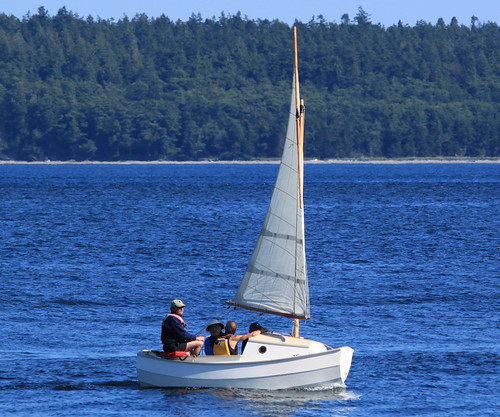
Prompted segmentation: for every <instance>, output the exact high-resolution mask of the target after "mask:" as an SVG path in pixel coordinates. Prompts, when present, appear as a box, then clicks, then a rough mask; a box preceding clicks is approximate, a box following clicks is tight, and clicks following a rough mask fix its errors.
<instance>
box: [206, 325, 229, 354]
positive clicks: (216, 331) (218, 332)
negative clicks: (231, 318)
mask: <svg viewBox="0 0 500 417" xmlns="http://www.w3.org/2000/svg"><path fill="white" fill-rule="evenodd" d="M223 329H224V325H223V324H222V323H221V322H220V321H219V320H213V321H212V323H210V324H209V325H208V326H207V332H210V336H209V337H207V338H206V339H205V343H203V350H204V351H205V355H213V354H214V343H215V341H216V340H217V339H218V338H219V337H222V336H223V334H222V330H223Z"/></svg>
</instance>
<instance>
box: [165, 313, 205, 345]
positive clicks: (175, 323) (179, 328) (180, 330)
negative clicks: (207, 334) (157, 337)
mask: <svg viewBox="0 0 500 417" xmlns="http://www.w3.org/2000/svg"><path fill="white" fill-rule="evenodd" d="M169 319H170V320H171V324H172V328H173V329H174V331H175V332H176V333H177V334H178V335H179V337H180V338H182V339H184V340H185V341H186V342H190V341H192V340H197V339H198V338H197V337H196V336H195V335H194V334H191V333H188V332H187V331H186V329H185V328H184V326H183V325H182V323H181V322H180V321H179V319H177V318H175V317H172V316H170V317H169Z"/></svg>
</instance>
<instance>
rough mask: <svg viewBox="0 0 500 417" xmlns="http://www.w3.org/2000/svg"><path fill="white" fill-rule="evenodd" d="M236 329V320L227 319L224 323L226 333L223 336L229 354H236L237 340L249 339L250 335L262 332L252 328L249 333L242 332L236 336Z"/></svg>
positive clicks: (253, 335)
mask: <svg viewBox="0 0 500 417" xmlns="http://www.w3.org/2000/svg"><path fill="white" fill-rule="evenodd" d="M237 329H238V325H237V324H236V322H234V321H232V320H229V321H228V322H227V323H226V335H225V336H224V339H226V340H227V344H228V346H227V347H228V349H229V354H230V355H237V354H238V342H243V341H245V340H248V339H250V338H251V337H255V336H258V335H259V334H261V333H262V330H254V331H252V332H250V333H247V334H242V335H239V336H236V335H235V333H236V330H237Z"/></svg>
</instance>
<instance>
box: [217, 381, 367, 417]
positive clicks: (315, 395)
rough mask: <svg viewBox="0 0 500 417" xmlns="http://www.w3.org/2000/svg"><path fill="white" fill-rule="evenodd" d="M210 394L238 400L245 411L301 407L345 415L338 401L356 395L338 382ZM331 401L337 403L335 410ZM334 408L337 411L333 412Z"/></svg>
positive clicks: (271, 412)
mask: <svg viewBox="0 0 500 417" xmlns="http://www.w3.org/2000/svg"><path fill="white" fill-rule="evenodd" d="M211 394H212V395H213V396H216V397H218V398H222V399H226V400H228V401H231V402H233V403H238V404H239V407H240V408H241V409H244V410H245V412H247V413H248V412H250V413H251V414H253V415H259V416H289V415H292V413H296V412H298V413H299V414H300V410H301V409H307V410H308V414H309V415H315V414H316V413H315V412H314V410H315V409H316V411H317V413H318V415H319V414H322V411H325V410H330V411H331V412H333V413H334V414H332V415H346V414H345V413H346V412H348V410H349V409H351V407H348V408H347V409H346V408H345V407H343V406H342V405H345V403H346V402H349V401H352V400H356V399H357V398H358V396H357V395H355V394H354V393H353V392H352V391H346V389H345V388H344V387H341V386H329V387H326V386H325V387H321V388H315V389H305V390H280V391H260V390H214V391H212V392H211ZM334 403H337V405H340V407H339V408H338V409H336V410H333V409H332V407H333V405H334ZM335 411H337V413H335Z"/></svg>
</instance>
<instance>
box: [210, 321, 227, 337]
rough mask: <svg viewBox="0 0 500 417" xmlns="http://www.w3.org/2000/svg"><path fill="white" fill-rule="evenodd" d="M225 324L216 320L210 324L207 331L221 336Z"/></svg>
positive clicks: (212, 334)
mask: <svg viewBox="0 0 500 417" xmlns="http://www.w3.org/2000/svg"><path fill="white" fill-rule="evenodd" d="M223 328H224V325H223V324H222V323H219V322H216V323H212V324H210V325H208V327H207V331H208V332H210V336H214V337H215V336H220V334H221V333H222V329H223Z"/></svg>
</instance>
